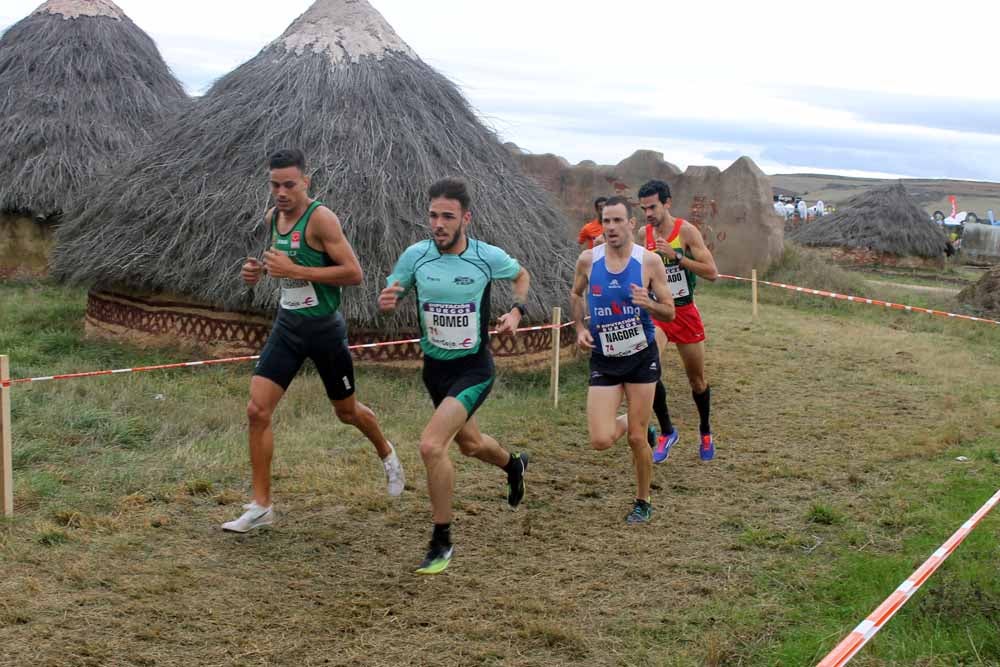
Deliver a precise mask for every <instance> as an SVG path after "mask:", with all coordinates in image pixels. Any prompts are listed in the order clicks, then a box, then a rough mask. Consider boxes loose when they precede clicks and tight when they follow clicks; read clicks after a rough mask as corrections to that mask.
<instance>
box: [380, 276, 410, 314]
mask: <svg viewBox="0 0 1000 667" xmlns="http://www.w3.org/2000/svg"><path fill="white" fill-rule="evenodd" d="M405 291H406V290H405V289H403V286H402V285H400V284H399V281H398V280H397V281H396V282H394V283H393V284H391V285H389V286H388V287H386V288H385V289H384V290H382V292H381V293H380V294H379V295H378V307H379V310H381V311H382V312H384V313H387V312H389V311H391V310H395V309H396V304H398V303H399V296H400V295H401V294H402V293H403V292H405Z"/></svg>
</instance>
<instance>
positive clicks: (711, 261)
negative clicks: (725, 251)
mask: <svg viewBox="0 0 1000 667" xmlns="http://www.w3.org/2000/svg"><path fill="white" fill-rule="evenodd" d="M681 237H682V238H681V240H682V241H683V242H684V246H685V247H686V248H687V249H688V250H689V251H690V253H691V257H686V256H685V257H683V258H681V259H680V260H679V261H678V265H679V266H680V267H681V268H682V269H687V270H688V271H690V272H691V273H693V274H695V275H696V276H698V277H699V278H704V279H705V280H712V281H714V280H716V279H717V278H718V277H719V269H717V268H716V266H715V258H714V257H712V251H711V250H709V249H708V246H706V245H705V239H704V238H703V237H702V235H701V232H700V231H699V230H698V228H697V227H695V226H694V225H692V224H691V223H689V222H688V223H685V224H684V226H683V227H681Z"/></svg>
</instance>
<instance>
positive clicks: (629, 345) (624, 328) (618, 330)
mask: <svg viewBox="0 0 1000 667" xmlns="http://www.w3.org/2000/svg"><path fill="white" fill-rule="evenodd" d="M597 333H598V335H599V336H600V339H601V352H602V353H603V354H604V356H606V357H629V356H632V355H633V354H635V353H636V352H642V351H643V350H645V349H646V348H647V347H649V341H647V340H646V332H645V331H644V330H643V328H642V323H641V322H640V321H639V318H637V317H633V318H632V319H629V320H623V321H621V322H612V323H610V324H602V325H600V328H599V329H598V332H597Z"/></svg>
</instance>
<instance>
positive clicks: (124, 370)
mask: <svg viewBox="0 0 1000 667" xmlns="http://www.w3.org/2000/svg"><path fill="white" fill-rule="evenodd" d="M573 324H575V322H566V323H565V324H560V325H558V326H556V325H555V324H543V325H541V326H537V327H525V328H523V329H518V330H517V332H518V333H520V332H522V331H544V330H546V329H565V328H566V327H568V326H572V325H573ZM496 333H497V332H496V331H490V334H491V335H495V334H496ZM419 342H420V339H419V338H408V339H406V340H392V341H385V342H382V343H363V344H357V345H349V346H348V347H349V348H350V349H352V350H363V349H369V348H375V347H389V346H393V345H409V344H411V343H419ZM258 359H260V355H259V354H257V355H253V356H250V357H229V358H228V359H209V360H207V361H183V362H180V363H176V364H159V365H157V366H136V367H134V368H118V369H115V370H107V371H88V372H86V373H64V374H62V375H46V376H44V377H35V378H20V379H16V380H5V381H4V382H2V383H0V387H4V388H7V387H10V386H12V385H15V384H25V383H30V382H46V381H49V380H71V379H76V378H88V377H96V376H99V375H119V374H122V373H146V372H149V371H164V370H168V369H171V368H190V367H192V366H217V365H219V364H235V363H241V362H245V361H256V360H258Z"/></svg>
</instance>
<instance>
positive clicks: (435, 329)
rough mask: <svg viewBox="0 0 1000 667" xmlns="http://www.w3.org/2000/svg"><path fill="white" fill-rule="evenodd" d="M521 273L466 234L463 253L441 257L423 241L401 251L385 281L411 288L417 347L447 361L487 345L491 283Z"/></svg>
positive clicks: (515, 264)
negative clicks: (417, 321)
mask: <svg viewBox="0 0 1000 667" xmlns="http://www.w3.org/2000/svg"><path fill="white" fill-rule="evenodd" d="M520 272H521V264H520V263H519V262H518V261H517V260H516V259H514V258H512V257H511V256H510V255H508V254H507V253H506V252H505V251H504V250H501V249H500V248H498V247H496V246H492V245H490V244H488V243H484V242H482V241H478V240H476V239H471V238H470V239H468V246H467V247H466V249H465V251H464V252H463V253H462V254H460V255H452V254H445V255H442V254H441V253H440V252H439V251H438V249H437V246H436V245H434V242H433V241H432V240H427V241H420V242H419V243H414V244H413V245H411V246H410V247H409V248H407V249H406V250H405V251H404V252H403V254H402V255H401V256H400V258H399V261H397V262H396V266H395V268H394V269H393V270H392V275H390V276H389V277H388V278H387V279H386V285H387V286H389V285H392V284H393V283H395V282H399V284H400V285H401V286H402V287H403V288H404V289H405V290H406V291H409V290H410V289H411V288H416V293H417V310H418V315H419V319H420V334H421V336H420V347H421V348H422V349H423V351H424V354H425V355H427V356H429V357H432V358H434V359H439V360H442V361H446V360H449V359H460V358H462V357H467V356H469V355H472V354H476V353H477V352H479V351H480V349H481V348H482V346H483V344H484V343H486V344H488V343H489V320H490V284H491V283H492V282H493V281H494V280H512V279H514V278H516V277H517V274H519V273H520ZM404 294H405V292H404ZM487 349H488V348H487Z"/></svg>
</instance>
